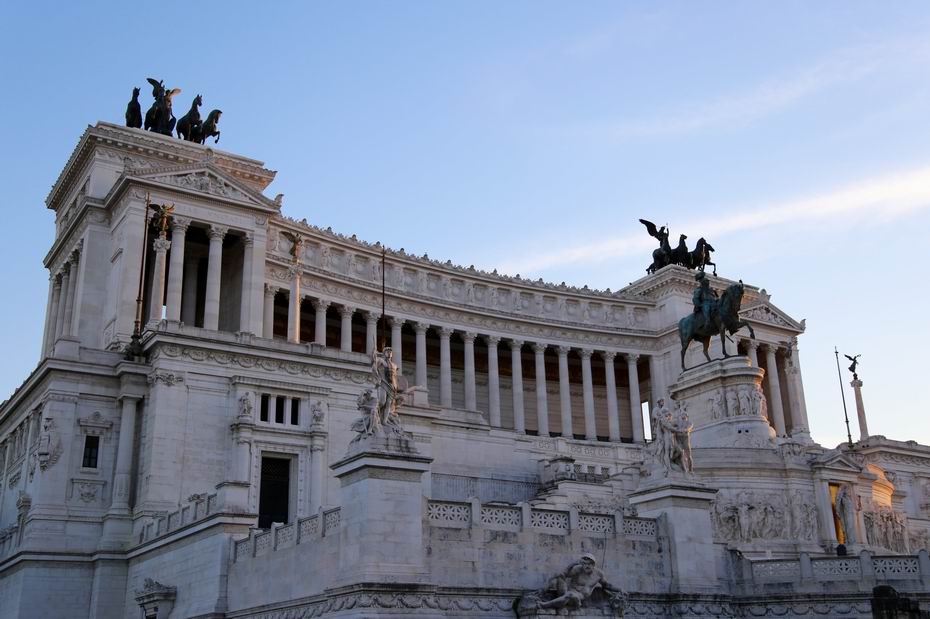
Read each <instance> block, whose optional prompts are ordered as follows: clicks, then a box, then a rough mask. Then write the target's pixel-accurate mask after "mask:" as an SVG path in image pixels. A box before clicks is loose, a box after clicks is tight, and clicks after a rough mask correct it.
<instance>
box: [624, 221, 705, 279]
mask: <svg viewBox="0 0 930 619" xmlns="http://www.w3.org/2000/svg"><path fill="white" fill-rule="evenodd" d="M639 222H640V223H641V224H643V225H644V226H646V231H647V232H649V236H652V237H654V238H656V239H658V241H659V248H658V249H656V250H654V251H653V252H652V264H650V265H649V266H648V267H647V268H646V273H649V274H652V273H655V272H656V271H658V270H659V269H661V268H662V267H665V266H668V265H670V264H677V265H680V266H683V267H685V268H686V269H697V270H698V271H701V272H702V273H703V272H704V267H706V266H707V265H710V266H712V267H714V275H716V274H717V265H716V264H714V263H713V262H712V261H711V259H710V254H711V252H712V251H714V248H713V247H712V246H711V244H710V243H708V242H707V241H706V240H705V239H704V238H703V237H701V238H700V239H698V242H697V245H696V246H695V248H694V250H689V249H688V243H687V242H686V240H687V238H688V235H686V234H681V235H679V236H678V245H677V246H676V247H675V249H672V246H671V245H669V242H668V236H669V229H668V227H667V226H662V227H661V228H659V227H656V225H655V224H654V223H652V222H651V221H649V220H647V219H640V220H639Z"/></svg>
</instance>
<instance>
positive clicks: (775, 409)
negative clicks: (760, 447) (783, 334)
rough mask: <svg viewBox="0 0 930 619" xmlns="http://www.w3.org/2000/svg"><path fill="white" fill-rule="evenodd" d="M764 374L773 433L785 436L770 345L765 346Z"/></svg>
mask: <svg viewBox="0 0 930 619" xmlns="http://www.w3.org/2000/svg"><path fill="white" fill-rule="evenodd" d="M765 375H766V377H767V378H768V383H769V415H770V416H771V418H772V421H773V423H774V424H775V433H776V434H778V436H786V435H787V432H786V431H785V409H784V408H783V407H782V402H781V382H780V381H779V379H778V363H777V361H776V358H775V349H774V348H773V347H772V346H768V345H767V346H766V347H765Z"/></svg>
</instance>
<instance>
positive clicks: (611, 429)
mask: <svg viewBox="0 0 930 619" xmlns="http://www.w3.org/2000/svg"><path fill="white" fill-rule="evenodd" d="M601 356H602V357H604V375H605V377H606V383H607V433H608V435H609V436H610V440H611V441H614V442H617V443H619V442H620V413H619V411H618V409H617V379H616V377H615V375H614V358H615V357H616V356H617V353H615V352H611V351H609V350H608V351H606V352H603V353H601Z"/></svg>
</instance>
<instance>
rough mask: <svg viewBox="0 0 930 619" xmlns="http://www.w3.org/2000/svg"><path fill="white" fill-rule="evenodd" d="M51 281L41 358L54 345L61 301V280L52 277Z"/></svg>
mask: <svg viewBox="0 0 930 619" xmlns="http://www.w3.org/2000/svg"><path fill="white" fill-rule="evenodd" d="M52 279H53V281H52V298H51V302H50V303H49V306H48V317H47V320H46V322H47V324H46V326H45V341H44V343H43V344H44V346H43V348H42V356H43V357H44V356H45V355H47V354H49V353H50V352H51V350H52V346H54V344H55V328H56V326H57V324H58V304H59V303H60V301H61V280H60V279H59V278H58V276H57V275H56V276H54V277H53V278H52Z"/></svg>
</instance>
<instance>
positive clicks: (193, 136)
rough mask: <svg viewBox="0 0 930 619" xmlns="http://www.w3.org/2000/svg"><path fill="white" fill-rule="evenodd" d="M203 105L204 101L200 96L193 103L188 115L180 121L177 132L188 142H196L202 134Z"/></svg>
mask: <svg viewBox="0 0 930 619" xmlns="http://www.w3.org/2000/svg"><path fill="white" fill-rule="evenodd" d="M201 105H203V100H202V99H201V98H200V95H197V96H196V97H194V100H193V101H192V102H191V109H190V110H188V112H187V114H185V115H184V116H182V117H181V118H180V119H179V120H178V126H177V127H176V130H177V132H178V137H179V138H181V139H182V140H185V141H187V142H196V141H197V136H198V134H199V133H200V125H201V121H200V106H201Z"/></svg>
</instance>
